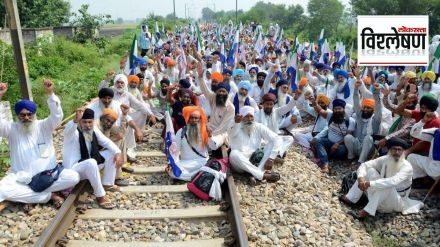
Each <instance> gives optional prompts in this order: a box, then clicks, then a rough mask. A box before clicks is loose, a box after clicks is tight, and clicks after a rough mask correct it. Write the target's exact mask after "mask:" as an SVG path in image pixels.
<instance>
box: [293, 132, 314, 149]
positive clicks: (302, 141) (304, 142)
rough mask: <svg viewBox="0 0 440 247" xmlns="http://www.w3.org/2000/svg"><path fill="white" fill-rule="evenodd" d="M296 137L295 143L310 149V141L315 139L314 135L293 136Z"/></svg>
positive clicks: (296, 134) (298, 134) (299, 134)
mask: <svg viewBox="0 0 440 247" xmlns="http://www.w3.org/2000/svg"><path fill="white" fill-rule="evenodd" d="M293 136H294V137H295V141H296V142H298V144H299V145H301V146H303V147H305V148H310V141H311V140H312V139H313V136H312V133H311V132H308V133H295V134H294V135H293Z"/></svg>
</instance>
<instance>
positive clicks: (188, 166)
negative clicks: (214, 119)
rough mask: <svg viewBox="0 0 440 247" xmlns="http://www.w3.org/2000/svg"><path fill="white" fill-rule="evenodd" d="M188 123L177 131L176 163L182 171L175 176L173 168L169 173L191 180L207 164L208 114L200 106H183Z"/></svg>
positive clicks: (172, 175)
mask: <svg viewBox="0 0 440 247" xmlns="http://www.w3.org/2000/svg"><path fill="white" fill-rule="evenodd" d="M183 116H184V118H185V121H186V123H187V124H186V125H185V126H184V127H183V128H181V129H180V130H179V131H177V133H176V157H179V158H178V159H176V160H175V162H176V165H177V166H178V167H179V168H180V170H181V171H182V174H180V176H179V177H175V176H174V173H173V172H172V170H169V171H168V174H169V175H170V176H171V177H173V178H176V179H181V180H185V181H191V178H192V177H193V176H194V175H195V174H196V173H197V172H198V171H199V170H200V168H201V167H202V166H204V165H205V164H206V162H207V161H208V159H209V154H208V133H207V132H206V123H207V121H208V120H207V119H206V115H205V113H204V112H203V109H202V108H201V107H200V106H186V107H185V108H183Z"/></svg>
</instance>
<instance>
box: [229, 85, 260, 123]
mask: <svg viewBox="0 0 440 247" xmlns="http://www.w3.org/2000/svg"><path fill="white" fill-rule="evenodd" d="M251 87H252V85H251V83H250V82H249V81H241V82H240V83H238V93H236V94H235V96H234V97H233V101H232V102H233V103H234V107H235V115H237V114H238V111H239V110H240V108H241V107H243V106H245V105H248V106H252V107H253V108H254V109H255V110H256V111H257V110H258V105H257V103H256V102H255V100H254V99H253V98H251V97H249V91H250V90H251Z"/></svg>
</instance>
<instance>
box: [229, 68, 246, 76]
mask: <svg viewBox="0 0 440 247" xmlns="http://www.w3.org/2000/svg"><path fill="white" fill-rule="evenodd" d="M237 75H240V76H242V77H243V76H244V71H243V70H242V69H234V72H232V77H236V76H237Z"/></svg>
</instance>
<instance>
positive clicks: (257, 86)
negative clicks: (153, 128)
mask: <svg viewBox="0 0 440 247" xmlns="http://www.w3.org/2000/svg"><path fill="white" fill-rule="evenodd" d="M265 79H266V72H263V71H260V72H258V73H257V81H256V82H255V83H252V89H251V91H250V92H249V96H250V97H251V98H253V99H254V100H255V102H256V103H257V105H259V104H260V103H262V102H261V90H263V85H264V80H265Z"/></svg>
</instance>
